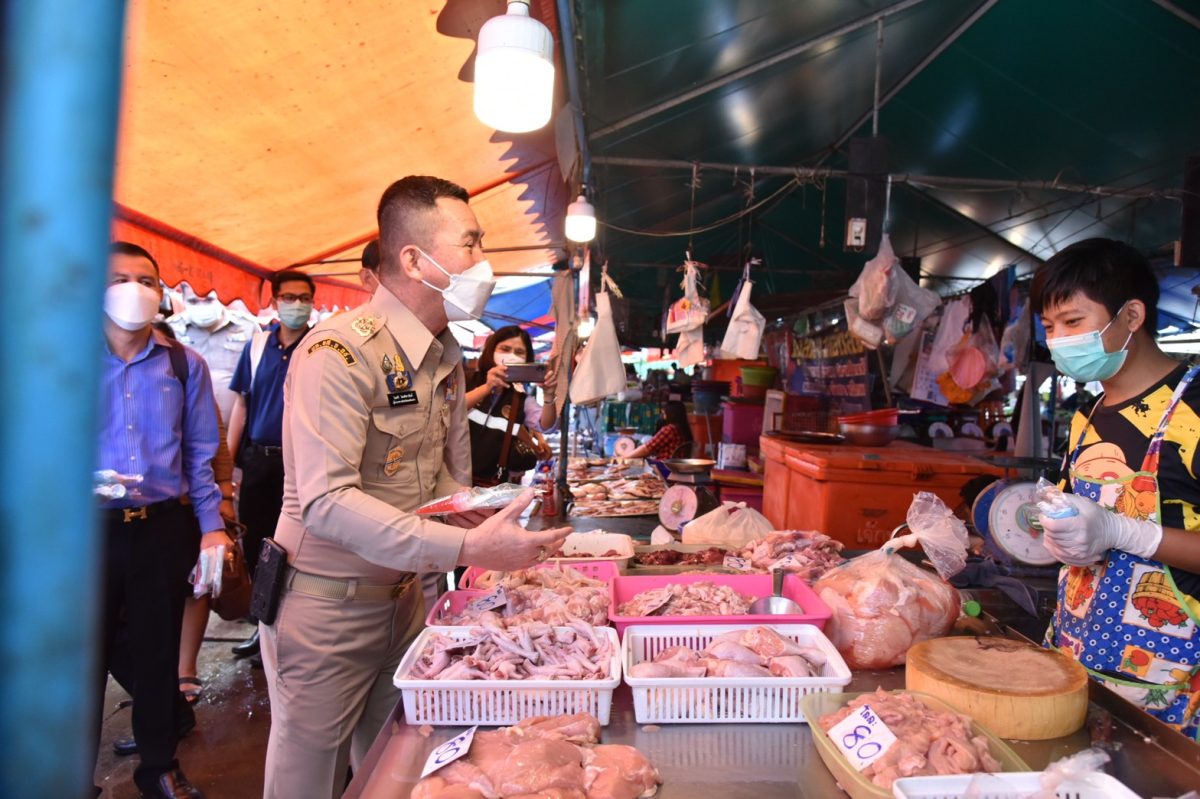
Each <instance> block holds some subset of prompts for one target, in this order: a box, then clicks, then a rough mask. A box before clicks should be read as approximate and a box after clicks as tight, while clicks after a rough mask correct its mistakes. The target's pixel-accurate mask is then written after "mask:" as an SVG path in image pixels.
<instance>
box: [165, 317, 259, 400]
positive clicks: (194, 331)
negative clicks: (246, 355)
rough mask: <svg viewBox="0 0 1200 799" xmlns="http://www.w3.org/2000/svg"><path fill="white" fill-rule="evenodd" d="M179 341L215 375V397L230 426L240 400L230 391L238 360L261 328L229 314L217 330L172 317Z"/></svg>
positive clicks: (171, 321)
mask: <svg viewBox="0 0 1200 799" xmlns="http://www.w3.org/2000/svg"><path fill="white" fill-rule="evenodd" d="M167 324H168V325H170V326H171V330H173V331H175V338H177V339H179V341H180V342H182V343H184V344H186V345H188V346H189V347H191V348H192V349H194V350H195V351H196V352H198V353H200V357H201V358H203V359H204V362H205V363H207V364H208V372H209V374H211V375H212V384H213V393H214V394H216V396H217V407H218V408H220V410H221V418H222V419H224V420H225V422H226V423H228V422H229V414H230V412H231V411H232V410H233V401H234V398H235V397H236V396H237V395H236V394H234V392H232V391H230V390H229V381H230V380H232V379H233V372H234V370H235V369H237V364H238V359H239V358H241V357H242V350H244V349H245V348H246V344H247V343H248V342H249V341H250V337H251V336H253V335H254V331H255V330H256V329H257V328H258V325H256V324H255V323H254V322H253V321H251V320H249V319H245V318H243V317H240V316H235V315H234V314H233V313H232V312H230V311H228V310H226V311H225V316H224V317H223V318H222V319H221V323H220V325H218V326H217V329H216V330H205V329H204V328H202V327H196V326H195V325H193V324H191V323H189V322H188V321H187V317H185V316H184V315H182V314H179V315H177V316H172V317H171V318H170V319H168V320H167Z"/></svg>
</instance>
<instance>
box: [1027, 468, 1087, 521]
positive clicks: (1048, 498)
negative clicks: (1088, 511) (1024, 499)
mask: <svg viewBox="0 0 1200 799" xmlns="http://www.w3.org/2000/svg"><path fill="white" fill-rule="evenodd" d="M1033 497H1034V503H1035V505H1036V509H1037V512H1038V514H1039V515H1042V516H1048V517H1050V518H1051V519H1069V518H1070V517H1072V516H1078V515H1079V511H1078V510H1076V508H1075V506H1074V505H1072V504H1071V503H1070V502H1067V498H1066V497H1065V496H1064V495H1063V492H1062V489H1060V488H1059V487H1058V486H1056V485H1055V484H1054V483H1051V482H1050V481H1049V480H1047V479H1046V478H1045V477H1039V478H1038V481H1037V484H1036V487H1035V488H1034V494H1033Z"/></svg>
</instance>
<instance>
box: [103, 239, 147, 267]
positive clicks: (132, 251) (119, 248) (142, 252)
mask: <svg viewBox="0 0 1200 799" xmlns="http://www.w3.org/2000/svg"><path fill="white" fill-rule="evenodd" d="M109 254H110V255H134V256H137V257H138V258H145V259H146V260H147V261H149V262H150V265H151V266H153V267H154V274H156V275H157V274H159V271H158V261H156V260H154V256H153V255H151V254H150V253H149V252H147V251H146V248H145V247H139V246H138V245H136V244H134V243H132V242H128V241H114V242H113V243H112V246H111V247H109Z"/></svg>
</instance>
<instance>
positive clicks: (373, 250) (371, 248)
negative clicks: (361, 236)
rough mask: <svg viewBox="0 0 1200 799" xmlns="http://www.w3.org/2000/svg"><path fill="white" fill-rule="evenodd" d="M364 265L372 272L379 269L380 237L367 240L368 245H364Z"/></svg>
mask: <svg viewBox="0 0 1200 799" xmlns="http://www.w3.org/2000/svg"><path fill="white" fill-rule="evenodd" d="M362 265H363V269H370V270H371V271H372V272H378V271H379V239H371V240H370V241H368V242H367V246H366V247H363V251H362Z"/></svg>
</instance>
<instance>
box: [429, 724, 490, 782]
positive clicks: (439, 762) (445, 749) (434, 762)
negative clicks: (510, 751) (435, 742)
mask: <svg viewBox="0 0 1200 799" xmlns="http://www.w3.org/2000/svg"><path fill="white" fill-rule="evenodd" d="M477 729H479V725H476V726H474V727H472V728H471V729H469V730H467V731H466V732H464V733H463V734H461V735H457V736H455V737H453V738H451V739H450V740H449V741H446V743H444V744H442V745H441V746H439V747H438V748H437V749H434V750H433V753H432V754H430V755H429V759H428V760H426V761H425V768H424V770H423V771H421V779H425V778H426V777H428V776H429V775H430V774H432V773H433V772H435V771H437V770H438V769H440V768H441V767H442V766H448V765H450V764H451V763H453V762H454V761H455V760H458V759H459V758H460V757H462V756H463V755H465V754H466V753H467V752H469V751H471V741H473V740H474V739H475V730H477Z"/></svg>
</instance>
